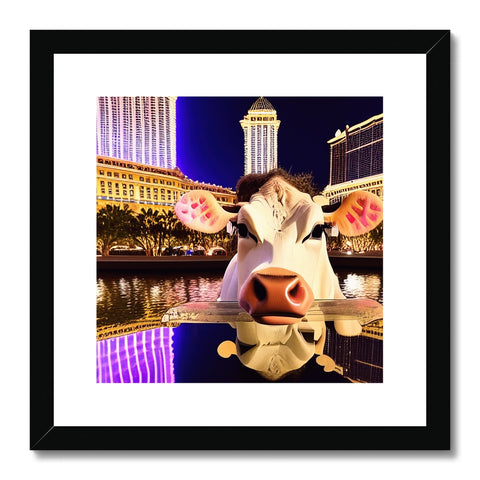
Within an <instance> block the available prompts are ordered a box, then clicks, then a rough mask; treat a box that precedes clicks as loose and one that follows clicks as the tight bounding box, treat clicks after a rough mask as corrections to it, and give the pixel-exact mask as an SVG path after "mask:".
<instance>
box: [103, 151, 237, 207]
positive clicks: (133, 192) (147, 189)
mask: <svg viewBox="0 0 480 480" xmlns="http://www.w3.org/2000/svg"><path fill="white" fill-rule="evenodd" d="M197 189H199V190H208V191H210V192H211V193H212V194H213V196H214V197H215V198H216V199H217V201H218V202H219V203H220V205H222V206H223V205H225V206H226V205H233V204H234V203H235V201H236V195H235V192H234V191H233V190H230V189H228V188H224V187H221V186H218V185H211V184H209V183H200V182H197V181H194V180H191V179H189V178H188V177H186V176H185V175H184V174H183V173H182V172H181V171H180V169H179V168H178V167H176V168H159V167H153V166H150V165H144V164H141V163H137V162H129V161H127V160H121V159H118V158H112V157H105V156H97V211H98V210H99V209H100V208H102V207H104V206H105V205H106V204H113V205H125V204H128V206H129V207H130V209H131V210H133V211H136V212H138V211H140V210H141V209H142V208H145V209H147V208H152V209H153V210H160V211H162V212H165V211H169V210H173V207H174V205H175V203H176V202H177V201H178V200H179V199H180V197H181V196H182V195H183V194H184V193H186V192H187V191H189V190H197Z"/></svg>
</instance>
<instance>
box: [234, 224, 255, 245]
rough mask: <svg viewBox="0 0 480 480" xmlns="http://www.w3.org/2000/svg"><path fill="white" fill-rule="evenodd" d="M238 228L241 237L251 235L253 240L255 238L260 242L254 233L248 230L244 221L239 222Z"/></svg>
mask: <svg viewBox="0 0 480 480" xmlns="http://www.w3.org/2000/svg"><path fill="white" fill-rule="evenodd" d="M237 230H238V234H239V235H240V237H241V238H247V237H250V238H252V239H253V240H255V242H256V243H258V240H257V237H256V236H255V235H254V234H253V233H251V232H249V231H248V228H247V226H246V225H245V224H244V223H238V224H237Z"/></svg>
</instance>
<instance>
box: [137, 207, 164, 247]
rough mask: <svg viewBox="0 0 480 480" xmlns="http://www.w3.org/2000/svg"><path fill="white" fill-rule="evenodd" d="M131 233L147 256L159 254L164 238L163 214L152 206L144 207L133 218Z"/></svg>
mask: <svg viewBox="0 0 480 480" xmlns="http://www.w3.org/2000/svg"><path fill="white" fill-rule="evenodd" d="M131 235H132V237H133V238H134V240H135V243H136V244H137V245H139V246H141V247H142V248H143V249H144V250H145V254H146V255H147V256H152V255H157V252H158V249H159V247H160V245H161V242H162V239H163V219H162V214H160V212H159V211H158V210H153V209H152V208H149V209H148V210H145V208H142V209H141V210H140V213H138V214H137V215H136V216H135V217H134V218H132V220H131Z"/></svg>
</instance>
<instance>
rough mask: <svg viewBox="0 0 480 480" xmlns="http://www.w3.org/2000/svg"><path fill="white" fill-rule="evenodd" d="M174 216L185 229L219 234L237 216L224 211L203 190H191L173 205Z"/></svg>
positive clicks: (211, 196) (208, 193)
mask: <svg viewBox="0 0 480 480" xmlns="http://www.w3.org/2000/svg"><path fill="white" fill-rule="evenodd" d="M175 214H176V215H177V218H178V219H179V220H180V221H181V222H182V223H183V224H184V225H186V226H187V227H189V228H191V229H192V230H197V231H199V232H204V233H217V232H219V231H220V230H222V229H223V228H225V227H226V225H227V223H228V222H229V221H230V220H231V219H233V218H235V217H236V216H237V214H236V213H229V212H227V211H225V210H224V209H223V208H222V207H221V206H220V205H219V203H218V201H217V199H216V198H215V197H214V196H213V195H212V194H211V193H210V192H207V191H205V190H192V191H190V192H187V193H186V194H185V195H183V196H182V198H180V200H179V201H178V202H177V203H176V205H175Z"/></svg>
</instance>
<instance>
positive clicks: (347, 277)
mask: <svg viewBox="0 0 480 480" xmlns="http://www.w3.org/2000/svg"><path fill="white" fill-rule="evenodd" d="M336 274H337V277H338V279H339V284H340V287H341V289H342V291H343V293H344V295H345V296H346V297H347V298H353V297H367V298H371V299H373V300H376V301H378V302H380V303H382V302H383V278H382V274H381V272H379V271H374V270H373V271H369V270H365V271H354V272H353V271H350V270H342V269H337V270H336ZM222 279H223V272H208V273H204V274H203V273H200V274H199V273H176V274H170V275H161V274H156V273H155V274H154V273H143V272H142V273H141V274H140V273H135V274H114V273H102V274H101V275H99V276H98V278H97V340H98V341H97V381H98V382H116V383H123V382H134V383H137V382H138V383H143V382H158V383H163V382H168V383H173V382H177V383H179V382H265V381H267V380H266V379H265V378H263V377H262V376H261V375H259V374H258V372H256V371H254V370H251V369H249V368H247V367H245V366H244V365H242V363H241V362H240V361H239V358H237V357H236V355H231V356H230V357H229V358H220V356H219V355H218V354H217V347H218V346H219V345H220V344H221V343H222V342H225V341H228V340H229V341H232V342H235V340H236V333H235V332H236V331H235V329H233V328H232V327H231V326H230V325H227V324H223V325H222V324H218V325H204V324H201V325H198V324H182V325H180V326H178V327H175V328H165V327H161V318H162V316H163V314H164V313H165V312H166V311H167V310H168V309H169V308H170V307H172V306H174V305H177V304H179V303H185V302H196V301H197V302H200V301H215V300H217V298H218V296H219V295H220V289H221V284H222ZM326 323H327V325H328V324H329V323H330V322H326ZM380 330H381V329H380ZM381 332H382V335H383V330H381ZM375 335H379V329H377V331H376V332H375V331H373V333H372V332H370V333H369V332H363V333H362V335H361V336H359V337H349V338H346V337H341V336H339V335H337V334H336V332H335V331H334V329H333V327H331V326H328V327H327V331H326V335H325V336H326V343H325V349H324V353H326V354H328V355H329V356H331V357H335V356H337V357H336V358H335V362H336V363H337V364H338V366H337V367H336V370H335V371H334V372H327V371H326V370H325V371H324V369H323V368H322V367H320V366H319V365H320V364H319V363H318V362H317V363H316V361H315V358H313V357H312V358H311V359H310V360H309V361H308V362H307V363H306V364H305V365H303V366H302V367H301V368H300V369H299V370H298V371H296V372H294V373H293V374H290V375H289V376H287V377H285V378H282V379H281V380H279V381H286V382H324V383H338V382H350V381H367V382H378V381H382V379H383V369H382V358H383V341H382V339H380V338H375ZM382 338H383V337H382ZM352 352H353V353H352ZM353 357H355V358H353ZM339 372H340V373H341V375H339V374H338V373H339ZM352 379H353V380H352Z"/></svg>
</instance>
